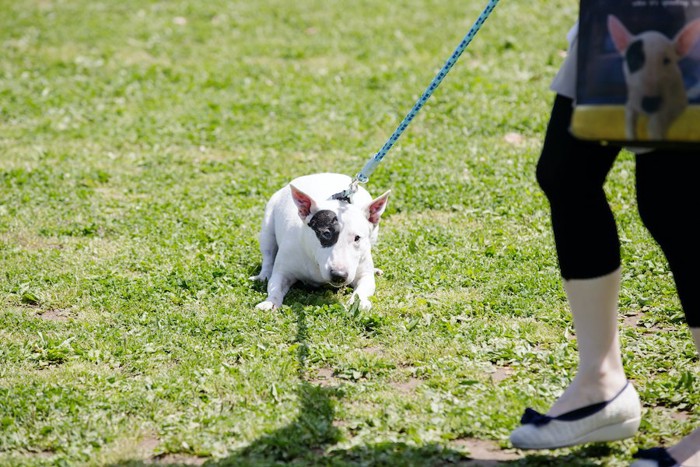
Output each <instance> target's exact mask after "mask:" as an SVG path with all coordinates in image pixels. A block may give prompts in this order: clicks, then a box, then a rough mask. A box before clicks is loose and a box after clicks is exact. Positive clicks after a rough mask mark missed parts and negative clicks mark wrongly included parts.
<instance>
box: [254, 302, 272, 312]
mask: <svg viewBox="0 0 700 467" xmlns="http://www.w3.org/2000/svg"><path fill="white" fill-rule="evenodd" d="M255 308H256V309H258V310H263V311H270V310H274V309H275V308H277V305H275V304H274V303H272V302H269V301H267V300H266V301H264V302H260V303H258V304H257V305H255Z"/></svg>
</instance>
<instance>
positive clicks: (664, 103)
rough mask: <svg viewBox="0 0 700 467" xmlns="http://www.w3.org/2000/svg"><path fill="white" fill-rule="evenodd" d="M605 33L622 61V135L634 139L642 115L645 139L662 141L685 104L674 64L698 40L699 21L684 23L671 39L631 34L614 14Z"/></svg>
mask: <svg viewBox="0 0 700 467" xmlns="http://www.w3.org/2000/svg"><path fill="white" fill-rule="evenodd" d="M608 31H609V32H610V35H611V37H612V40H613V43H614V44H615V48H616V49H617V51H618V52H619V53H620V54H621V55H622V57H623V59H624V74H625V81H626V82H627V103H626V105H625V136H626V137H627V139H629V140H634V139H637V130H636V129H637V120H638V118H639V115H642V114H643V115H647V116H648V117H649V123H648V132H649V138H650V139H657V140H659V139H663V138H664V137H665V136H666V133H667V132H668V129H669V127H670V126H671V124H672V123H673V122H674V121H675V120H676V118H678V117H679V116H680V115H681V114H682V113H683V111H684V110H685V108H686V107H687V105H688V96H687V94H686V90H685V87H684V84H683V76H682V75H681V70H680V68H679V67H678V61H679V60H680V59H681V58H683V57H684V56H685V55H687V54H688V53H689V52H690V51H691V50H692V48H693V46H694V45H695V43H696V42H697V40H698V39H699V38H700V18H698V19H695V20H693V21H691V22H690V23H688V24H686V25H685V26H684V27H683V29H681V30H680V32H679V33H678V34H676V36H675V37H674V38H673V39H672V40H671V39H669V38H668V37H666V36H665V35H663V34H661V33H660V32H657V31H645V32H642V33H640V34H636V35H635V34H632V33H630V32H629V30H628V29H627V28H626V27H625V26H624V25H623V24H622V22H621V21H620V20H619V19H618V18H617V17H615V16H614V15H610V16H608Z"/></svg>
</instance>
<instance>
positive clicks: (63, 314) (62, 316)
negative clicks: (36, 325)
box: [37, 309, 70, 321]
mask: <svg viewBox="0 0 700 467" xmlns="http://www.w3.org/2000/svg"><path fill="white" fill-rule="evenodd" d="M37 316H38V317H39V318H41V319H45V320H47V321H68V318H69V317H70V312H69V311H68V310H60V309H57V310H53V309H51V310H46V311H42V312H39V313H37Z"/></svg>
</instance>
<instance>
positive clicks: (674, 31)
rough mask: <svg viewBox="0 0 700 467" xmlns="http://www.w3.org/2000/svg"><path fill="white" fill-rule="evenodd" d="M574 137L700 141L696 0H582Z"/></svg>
mask: <svg viewBox="0 0 700 467" xmlns="http://www.w3.org/2000/svg"><path fill="white" fill-rule="evenodd" d="M577 52H578V58H577V84H576V106H575V108H574V115H573V118H572V123H571V132H572V133H573V134H574V135H575V136H576V137H578V138H581V139H587V140H596V141H603V142H610V143H615V144H622V145H627V146H639V147H664V146H671V147H673V146H677V147H684V146H690V147H695V148H697V147H700V0H622V1H608V0H581V4H580V16H579V38H578V51H577Z"/></svg>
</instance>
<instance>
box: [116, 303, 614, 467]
mask: <svg viewBox="0 0 700 467" xmlns="http://www.w3.org/2000/svg"><path fill="white" fill-rule="evenodd" d="M295 311H296V313H297V326H298V331H297V342H298V343H299V344H300V345H299V350H298V359H299V379H300V382H299V385H298V387H297V396H298V399H299V402H300V407H299V415H298V417H297V418H296V419H295V420H294V421H292V422H291V423H290V424H288V425H287V426H285V427H282V428H280V429H278V430H276V431H274V432H272V433H269V434H267V435H264V436H262V437H260V438H259V439H257V440H255V441H254V442H252V443H251V444H249V445H248V446H246V447H244V448H242V449H240V450H238V451H235V452H233V453H231V454H230V455H229V456H227V457H225V458H223V459H216V460H214V459H212V460H209V461H207V462H205V463H204V465H206V466H212V467H214V466H216V467H233V466H236V467H239V466H240V467H246V466H249V467H262V466H278V465H279V466H282V465H292V466H386V467H399V466H401V467H403V466H415V467H423V466H431V467H432V466H438V467H440V466H474V467H476V466H483V467H491V466H581V467H588V466H596V465H600V464H599V463H596V462H593V461H592V459H595V458H601V457H605V456H609V455H611V454H613V453H614V451H613V449H612V448H611V447H609V446H607V445H590V446H588V447H586V448H581V449H578V450H576V451H573V452H570V453H569V454H566V455H561V456H548V455H541V454H537V455H527V456H525V457H523V458H520V459H517V460H508V461H502V460H501V461H499V460H495V459H488V458H481V459H479V458H470V457H467V456H465V455H464V454H463V453H462V452H460V451H457V450H453V449H450V448H447V447H445V446H443V445H439V444H435V443H430V444H426V445H423V446H411V445H408V444H406V443H397V442H378V443H374V444H365V445H362V446H355V447H352V448H350V449H329V448H332V447H333V445H335V444H337V443H338V442H339V441H341V439H342V436H341V431H340V430H339V428H338V427H337V426H336V424H335V405H336V403H337V401H338V400H340V399H341V398H342V397H343V394H342V390H341V389H340V388H338V387H328V386H321V385H317V384H314V383H312V382H309V381H308V380H307V376H306V357H307V352H308V349H307V346H306V342H307V327H306V317H305V312H304V310H303V307H295ZM194 460H196V458H194V459H193V461H194ZM199 460H200V462H197V463H199V464H202V462H201V460H202V459H199ZM193 463H194V462H187V461H184V462H180V463H178V462H173V461H165V460H164V459H160V460H159V459H158V458H155V459H152V460H150V461H145V462H144V461H127V462H123V463H119V464H117V465H120V466H145V465H151V466H153V465H162V466H166V465H167V466H169V467H172V466H173V465H192V464H193Z"/></svg>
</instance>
